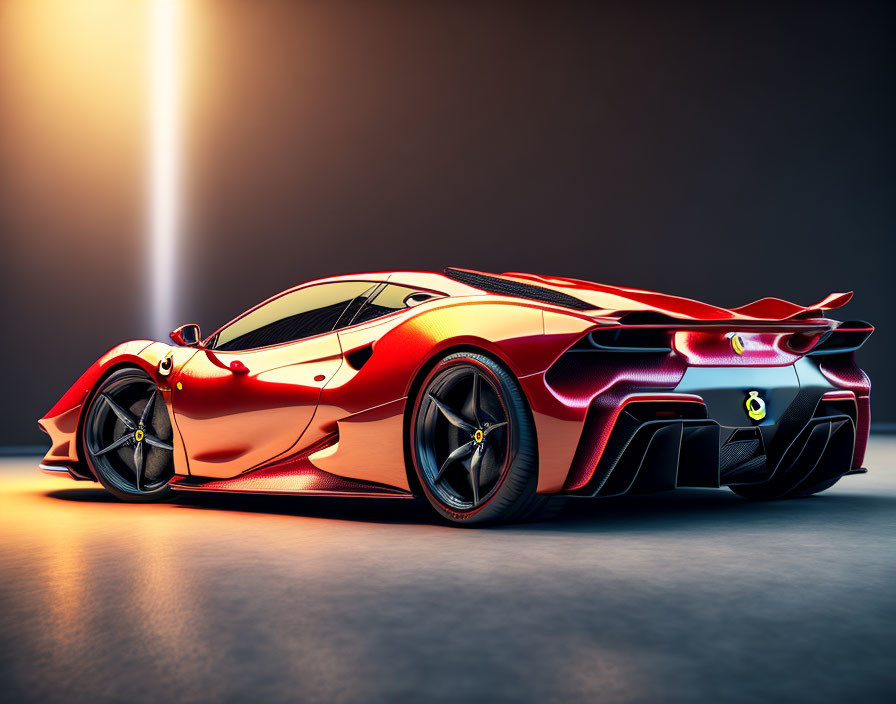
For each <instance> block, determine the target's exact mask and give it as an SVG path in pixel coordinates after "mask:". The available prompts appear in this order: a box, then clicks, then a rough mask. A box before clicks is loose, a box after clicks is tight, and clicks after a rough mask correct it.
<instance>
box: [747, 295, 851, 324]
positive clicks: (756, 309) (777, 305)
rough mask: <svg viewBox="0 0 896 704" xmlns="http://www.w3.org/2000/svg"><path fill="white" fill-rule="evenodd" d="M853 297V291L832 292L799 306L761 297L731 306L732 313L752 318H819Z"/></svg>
mask: <svg viewBox="0 0 896 704" xmlns="http://www.w3.org/2000/svg"><path fill="white" fill-rule="evenodd" d="M851 299H852V291H847V292H846V293H831V294H829V295H828V296H827V297H826V298H823V299H821V300H820V301H818V303H813V304H812V305H811V306H799V305H797V304H796V303H791V302H790V301H784V300H781V299H780V298H760V299H759V300H758V301H753V302H752V303H747V305H745V306H741V307H740V308H731V309H730V310H731V312H732V313H738V314H739V315H747V316H750V317H751V318H765V319H772V320H792V319H794V318H817V317H822V316H823V315H824V311H826V310H833V309H834V308H840V307H842V306H845V305H846V304H847V303H849V301H850V300H851Z"/></svg>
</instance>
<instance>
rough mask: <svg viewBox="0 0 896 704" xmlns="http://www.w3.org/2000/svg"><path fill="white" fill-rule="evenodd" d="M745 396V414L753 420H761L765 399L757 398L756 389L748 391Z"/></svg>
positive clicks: (763, 414) (763, 413)
mask: <svg viewBox="0 0 896 704" xmlns="http://www.w3.org/2000/svg"><path fill="white" fill-rule="evenodd" d="M749 393H750V395H749V396H747V402H746V406H747V415H748V416H750V418H752V419H753V420H762V419H763V418H765V401H763V400H762V399H761V398H759V392H758V391H750V392H749Z"/></svg>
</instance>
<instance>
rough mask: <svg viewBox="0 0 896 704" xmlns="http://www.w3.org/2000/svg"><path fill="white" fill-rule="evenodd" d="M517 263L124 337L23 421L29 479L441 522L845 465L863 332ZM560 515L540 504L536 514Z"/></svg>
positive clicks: (737, 486)
mask: <svg viewBox="0 0 896 704" xmlns="http://www.w3.org/2000/svg"><path fill="white" fill-rule="evenodd" d="M851 296H852V294H851V293H843V294H839V293H838V294H831V295H830V296H828V297H827V298H825V299H824V300H822V301H819V302H818V303H816V304H814V305H811V306H805V307H804V306H799V305H796V304H793V303H789V302H787V301H783V300H780V299H776V298H763V299H761V300H758V301H755V302H753V303H750V304H748V305H745V306H742V307H740V308H732V309H724V308H717V307H715V306H711V305H708V304H705V303H699V302H697V301H693V300H689V299H685V298H678V297H674V296H668V295H663V294H659V293H652V292H648V291H640V290H637V289H631V288H622V287H617V286H607V285H601V284H596V283H591V282H587V281H578V280H575V279H567V278H559V277H546V276H536V275H533V274H519V273H507V274H500V275H494V274H486V273H481V272H477V271H469V270H464V269H446V270H445V272H444V273H443V274H437V273H421V272H388V273H376V274H357V275H350V276H337V277H332V278H328V279H322V280H319V281H314V282H311V283H307V284H303V285H300V286H297V287H295V288H292V289H290V290H288V291H285V292H284V293H281V294H279V295H277V296H274V297H273V298H271V299H269V300H267V301H265V302H264V303H261V304H259V305H257V306H256V307H254V308H252V309H251V310H249V311H247V312H246V313H243V314H242V315H240V316H239V317H238V318H236V319H235V320H233V321H232V322H230V323H228V324H227V325H225V326H224V327H222V328H221V329H220V330H218V331H217V332H215V333H214V334H212V335H211V336H210V337H207V338H204V339H203V338H202V335H201V334H200V331H199V327H198V326H196V325H184V326H182V327H180V328H178V329H177V330H175V331H174V332H173V333H171V338H172V340H173V341H174V343H175V344H174V345H169V344H165V343H162V342H151V341H149V340H138V341H134V342H127V343H124V344H122V345H119V346H118V347H115V348H114V349H112V350H111V351H109V352H108V353H106V354H105V355H104V356H103V357H101V358H100V359H99V360H98V361H97V362H96V363H95V364H94V365H93V366H92V367H90V369H88V370H87V372H86V373H85V374H84V375H83V376H82V377H81V378H80V379H79V380H78V381H77V382H76V383H75V385H74V386H73V387H72V388H71V389H70V390H69V391H68V392H67V393H66V394H65V395H64V396H63V397H62V399H61V400H60V401H59V402H58V403H57V404H56V405H55V406H54V407H53V408H52V409H51V410H50V411H49V413H47V414H46V416H44V417H43V418H42V419H41V420H40V427H41V428H42V429H44V430H45V431H46V432H47V433H49V435H50V438H51V440H52V447H51V449H50V451H49V452H48V453H47V455H46V457H45V458H44V459H43V461H42V463H41V468H42V469H43V470H44V471H47V472H51V473H53V474H66V475H70V476H71V477H73V478H75V479H85V480H92V481H99V482H100V483H101V484H102V485H103V486H104V487H106V488H107V489H108V490H109V491H110V492H112V493H113V494H115V495H116V496H117V497H119V498H121V499H125V500H129V501H154V500H158V499H162V498H164V497H166V496H168V495H169V494H171V492H172V491H173V490H178V491H182V490H183V491H236V492H257V493H287V494H317V495H328V496H329V495H337V496H375V497H382V498H387V497H388V498H396V499H402V498H412V497H422V498H425V499H426V501H428V502H429V504H430V505H431V506H432V507H433V508H434V509H435V510H436V511H437V512H438V513H439V514H441V515H442V516H443V517H444V518H446V519H448V520H449V521H452V522H456V523H460V524H471V523H479V522H484V521H508V520H523V519H528V518H532V517H534V516H536V515H537V514H539V513H541V512H543V511H544V510H545V509H546V507H547V506H548V505H549V503H552V500H553V499H554V498H556V497H572V496H578V497H605V496H615V495H618V494H625V493H628V492H650V491H659V490H664V489H673V488H675V487H679V486H690V487H720V486H723V485H727V486H729V487H730V488H731V489H732V490H733V491H735V492H736V493H737V494H740V495H741V496H744V497H746V498H749V499H776V498H784V497H793V496H806V495H808V494H814V493H817V492H819V491H822V490H824V489H826V488H828V487H830V486H831V485H833V484H834V483H835V482H836V481H837V480H838V479H840V477H842V476H844V475H847V474H855V473H859V472H864V471H865V470H864V469H862V459H863V456H864V452H865V445H866V442H867V438H868V429H869V410H870V406H869V391H870V385H869V381H868V377H867V376H866V375H865V373H864V372H862V370H861V369H859V367H858V366H856V363H855V360H854V352H855V350H857V349H858V348H859V347H860V346H861V345H862V344H863V343H864V342H865V340H866V339H867V338H868V336H869V335H870V334H871V332H872V330H873V328H872V327H871V326H870V325H868V324H867V323H864V322H860V321H850V322H845V323H841V322H838V321H835V320H831V319H830V318H828V317H826V312H827V311H828V310H830V309H833V308H837V307H839V306H842V305H843V304H844V303H846V302H847V301H848V300H849V299H850V297H851ZM553 503H556V502H553Z"/></svg>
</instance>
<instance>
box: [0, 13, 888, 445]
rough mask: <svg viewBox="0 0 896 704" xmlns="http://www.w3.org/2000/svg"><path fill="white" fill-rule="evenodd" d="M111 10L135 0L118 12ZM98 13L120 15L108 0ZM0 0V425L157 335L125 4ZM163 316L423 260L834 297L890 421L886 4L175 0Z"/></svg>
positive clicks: (25, 420) (135, 18) (212, 313)
mask: <svg viewBox="0 0 896 704" xmlns="http://www.w3.org/2000/svg"><path fill="white" fill-rule="evenodd" d="M120 4H121V5H130V4H129V3H120ZM110 12H113V11H111V10H110ZM114 13H116V14H115V17H114V18H113V19H114V21H113V20H112V19H110V21H109V23H108V26H104V27H96V26H93V25H90V24H89V21H88V20H87V19H84V18H82V17H79V18H73V17H68V16H63V15H62V13H61V11H60V12H54V11H49V10H44V11H43V14H40V13H38V12H37V11H36V10H33V9H29V8H24V9H23V4H21V3H20V4H19V5H18V6H14V5H13V4H12V3H6V4H4V5H3V7H2V8H0V235H2V245H3V247H2V254H0V260H2V277H0V294H2V300H3V306H2V311H3V321H2V329H3V331H4V339H3V348H2V349H3V352H2V361H3V393H2V399H3V401H2V406H0V445H34V444H39V443H42V442H43V435H42V434H41V433H40V432H39V431H38V430H37V428H36V425H35V420H36V419H37V418H38V417H39V416H41V415H42V414H43V413H44V412H45V411H46V410H47V409H48V408H49V407H50V406H51V405H52V404H53V403H54V402H55V400H56V399H57V398H58V397H59V396H60V395H61V394H62V392H63V391H64V390H65V389H66V388H68V386H69V385H70V384H71V383H72V382H73V381H74V380H75V378H76V377H77V376H78V375H79V374H80V373H81V372H82V371H83V370H84V369H85V368H86V367H87V366H88V365H89V364H90V363H91V362H92V361H94V359H96V358H97V357H98V356H99V355H100V354H102V353H103V352H105V351H106V350H107V349H108V348H110V347H111V346H113V345H114V344H116V343H117V342H119V341H122V340H126V339H131V338H138V337H145V336H148V335H150V334H151V329H150V322H151V310H150V308H151V293H150V280H149V262H148V261H147V252H148V247H147V243H146V234H145V232H146V225H145V222H146V208H147V204H146V196H145V193H146V176H145V173H146V170H147V160H148V155H147V146H146V139H145V135H146V130H147V125H146V114H147V109H148V107H147V91H146V86H145V83H146V81H145V73H146V66H145V58H143V57H144V54H145V48H146V47H145V38H144V37H145V27H144V24H145V17H144V16H143V15H141V14H140V12H137V11H135V10H133V9H123V8H117V9H115V10H114ZM188 20H189V22H188V23H187V27H186V29H185V32H184V38H185V42H186V44H187V50H186V52H185V56H184V66H185V67H184V76H183V86H184V99H183V125H182V134H183V154H184V156H183V163H184V171H183V178H182V184H181V202H182V213H183V219H182V227H181V234H180V242H179V244H178V257H177V267H178V274H177V283H176V286H175V295H176V297H177V316H178V320H177V321H172V325H173V324H174V323H176V322H188V321H196V322H199V323H200V324H201V325H202V327H203V329H204V330H206V331H210V330H212V329H213V328H215V327H217V326H218V325H219V324H221V323H223V322H225V321H226V320H228V319H230V318H231V317H233V315H234V314H236V313H238V312H239V311H241V310H243V309H244V308H246V307H248V306H250V305H252V304H254V303H256V302H257V301H259V300H261V299H262V298H264V297H267V296H269V295H271V294H273V293H275V292H277V291H278V290H280V289H283V288H286V287H288V286H290V285H292V284H295V283H297V282H300V281H303V280H307V279H311V278H317V277H320V276H325V275H330V274H335V273H347V272H352V271H364V270H379V269H391V268H417V269H440V268H442V267H443V266H445V265H455V266H462V267H469V268H478V269H484V270H488V271H499V272H500V271H506V270H521V271H534V272H540V273H547V274H557V275H564V276H574V277H579V278H585V279H594V280H599V281H604V282H608V283H619V284H624V285H631V286H637V287H642V288H656V289H659V290H662V291H667V292H671V293H676V294H680V295H685V296H690V297H694V298H700V299H705V300H708V301H710V302H712V303H717V304H721V305H725V306H732V305H739V304H743V303H746V302H748V301H750V300H753V299H755V298H760V297H762V296H778V297H782V298H787V299H792V300H795V301H797V302H800V303H811V302H814V301H816V300H818V299H820V298H822V297H823V296H824V295H826V294H827V293H828V292H829V291H843V290H855V291H856V296H855V299H854V301H853V302H852V303H850V304H849V306H848V307H847V308H845V309H844V310H842V311H840V312H838V314H837V317H841V319H843V318H842V317H843V316H845V317H846V318H865V319H868V320H870V321H872V322H873V323H875V324H876V325H877V327H878V331H877V332H876V333H875V335H874V336H873V337H872V338H871V340H870V341H869V343H868V344H867V345H866V348H865V349H863V350H862V351H861V352H860V360H861V362H862V363H863V365H864V366H865V368H866V369H867V370H868V372H869V374H870V375H871V377H872V382H873V384H874V394H873V396H872V398H873V414H874V420H875V421H882V422H892V421H896V401H894V395H896V371H894V369H893V362H892V354H891V350H892V349H893V348H894V346H896V333H894V331H893V326H892V314H891V311H892V307H893V301H894V294H896V275H894V270H893V254H894V245H893V236H894V232H896V198H894V194H896V166H894V165H896V133H894V126H896V92H894V69H896V42H894V29H896V13H894V6H893V5H892V4H891V3H873V2H840V3H818V2H812V3H805V4H803V3H757V2H750V3H742V4H740V3H705V4H703V3H694V2H678V3H640V2H623V3H571V2H544V3H511V2H502V3H495V2H407V3H384V2H358V3H352V4H343V3H317V2H309V3H282V4H271V3H254V2H248V1H246V2H233V1H229V2H220V1H219V2H214V3H211V2H209V3H204V4H199V3H194V4H192V5H191V8H190V10H189V17H188Z"/></svg>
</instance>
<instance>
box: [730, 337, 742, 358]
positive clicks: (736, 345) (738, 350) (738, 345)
mask: <svg viewBox="0 0 896 704" xmlns="http://www.w3.org/2000/svg"><path fill="white" fill-rule="evenodd" d="M731 349H733V350H734V354H738V355H740V354H743V353H744V339H743V338H742V337H741V336H740V335H738V334H737V333H735V334H734V335H732V336H731Z"/></svg>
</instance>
